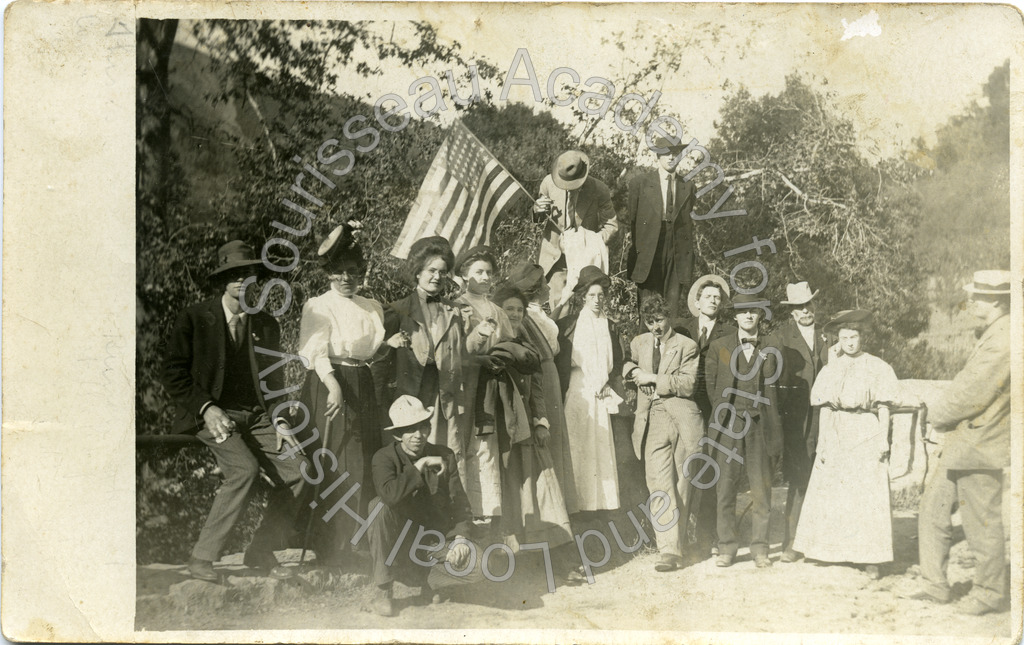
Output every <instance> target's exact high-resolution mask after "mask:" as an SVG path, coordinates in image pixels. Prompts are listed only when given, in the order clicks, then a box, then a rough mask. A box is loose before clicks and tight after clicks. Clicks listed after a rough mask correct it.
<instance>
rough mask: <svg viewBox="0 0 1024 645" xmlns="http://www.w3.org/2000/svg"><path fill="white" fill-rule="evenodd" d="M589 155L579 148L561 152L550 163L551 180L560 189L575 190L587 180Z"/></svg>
mask: <svg viewBox="0 0 1024 645" xmlns="http://www.w3.org/2000/svg"><path fill="white" fill-rule="evenodd" d="M589 172H590V157H588V156H587V155H586V154H585V153H583V152H580V151H579V150H570V151H569V152H563V153H562V154H560V155H558V158H557V159H555V163H554V164H552V165H551V181H553V182H555V185H556V186H558V187H559V188H561V189H562V190H576V189H577V188H579V187H580V186H582V185H583V182H585V181H586V180H587V174H588V173H589Z"/></svg>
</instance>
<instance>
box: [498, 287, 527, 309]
mask: <svg viewBox="0 0 1024 645" xmlns="http://www.w3.org/2000/svg"><path fill="white" fill-rule="evenodd" d="M511 298H515V299H516V300H518V301H519V302H521V303H523V308H524V309H525V308H526V307H528V306H530V301H529V299H527V297H526V294H525V293H523V292H522V291H521V290H520V289H517V288H516V287H513V286H512V285H510V284H506V285H502V286H501V287H498V290H497V291H496V292H494V296H493V297H492V298H491V301H492V302H494V304H496V305H498V306H499V307H503V306H504V305H505V302H506V301H507V300H509V299H511Z"/></svg>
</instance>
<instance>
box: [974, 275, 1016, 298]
mask: <svg viewBox="0 0 1024 645" xmlns="http://www.w3.org/2000/svg"><path fill="white" fill-rule="evenodd" d="M964 291H966V292H967V293H970V294H979V295H985V296H1008V295H1010V272H1009V271H1004V270H1001V269H986V270H983V271H975V272H974V281H973V282H969V283H967V284H965V285H964Z"/></svg>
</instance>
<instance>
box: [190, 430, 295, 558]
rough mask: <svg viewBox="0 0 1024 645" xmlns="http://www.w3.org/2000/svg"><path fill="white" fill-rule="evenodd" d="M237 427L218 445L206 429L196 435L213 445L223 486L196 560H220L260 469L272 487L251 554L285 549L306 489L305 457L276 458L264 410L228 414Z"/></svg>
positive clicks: (274, 439) (194, 553) (201, 536)
mask: <svg viewBox="0 0 1024 645" xmlns="http://www.w3.org/2000/svg"><path fill="white" fill-rule="evenodd" d="M224 412H225V413H226V414H227V415H228V416H229V417H230V418H231V420H232V421H234V422H235V425H236V427H237V429H236V431H235V432H232V433H231V435H230V436H229V437H228V438H227V439H226V440H224V442H223V443H217V442H216V441H214V439H213V434H212V433H211V432H210V430H209V429H208V428H205V427H204V428H203V429H202V430H200V431H199V433H198V434H197V435H196V436H197V437H198V438H199V440H200V441H202V442H203V443H204V444H206V445H207V446H209V448H210V450H211V451H213V456H214V457H215V458H216V459H217V465H218V466H219V467H220V470H221V472H222V473H223V474H224V482H223V483H222V484H221V486H220V488H219V489H218V490H217V496H216V497H215V498H214V500H213V506H212V507H211V508H210V513H209V515H207V516H206V523H205V524H204V525H203V530H202V532H200V534H199V540H198V541H197V542H196V545H195V548H193V549H192V557H194V558H199V559H201V560H210V561H216V560H218V559H220V555H221V549H222V548H223V547H224V542H225V541H226V540H227V538H228V535H229V534H230V533H231V529H232V528H234V526H235V523H236V522H237V521H238V518H239V517H240V516H241V514H242V513H243V512H244V511H245V508H246V506H247V504H248V502H249V495H250V493H251V492H252V488H253V485H254V484H255V483H256V480H258V479H259V476H260V467H261V466H262V467H263V470H264V472H266V473H267V476H268V477H270V479H271V481H273V482H274V489H273V490H272V491H271V492H270V495H269V498H268V500H267V510H266V512H265V513H264V516H263V522H262V523H261V524H260V527H259V529H258V530H257V531H256V533H255V535H253V538H252V543H251V544H250V546H249V549H248V550H249V551H253V552H260V551H263V552H268V551H273V550H275V549H280V548H284V546H285V544H284V542H285V540H286V539H287V537H288V534H289V533H290V531H291V529H292V523H293V521H294V519H295V512H296V510H297V509H296V500H297V499H298V494H299V490H300V489H301V488H302V476H301V474H300V472H299V465H300V464H301V463H302V458H301V457H295V458H289V459H283V460H282V459H278V456H279V454H280V453H279V452H278V450H277V432H276V430H275V429H274V426H273V424H272V423H271V422H270V418H269V417H268V416H267V413H266V412H264V411H263V410H225V411H224Z"/></svg>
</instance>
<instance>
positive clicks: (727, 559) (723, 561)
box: [715, 553, 736, 567]
mask: <svg viewBox="0 0 1024 645" xmlns="http://www.w3.org/2000/svg"><path fill="white" fill-rule="evenodd" d="M735 557H736V556H733V555H729V554H728V553H722V554H721V555H719V556H718V559H717V560H715V566H716V567H731V566H732V561H733V559H735Z"/></svg>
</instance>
